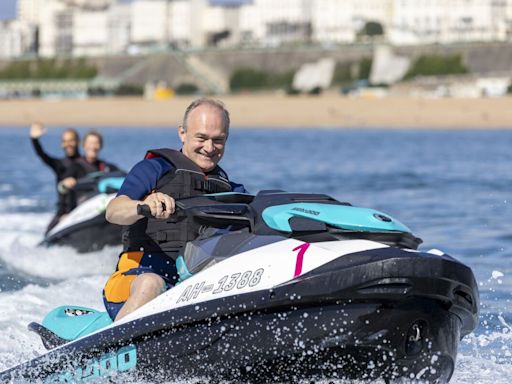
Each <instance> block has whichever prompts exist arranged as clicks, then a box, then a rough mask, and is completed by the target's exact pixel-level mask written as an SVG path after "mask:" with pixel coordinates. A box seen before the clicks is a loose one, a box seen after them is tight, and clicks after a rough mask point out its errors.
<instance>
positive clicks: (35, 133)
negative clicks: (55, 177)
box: [30, 123, 58, 172]
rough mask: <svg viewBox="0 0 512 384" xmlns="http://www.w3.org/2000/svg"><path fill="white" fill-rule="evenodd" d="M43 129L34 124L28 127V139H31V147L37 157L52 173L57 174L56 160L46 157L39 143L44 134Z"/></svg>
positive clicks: (39, 125)
mask: <svg viewBox="0 0 512 384" xmlns="http://www.w3.org/2000/svg"><path fill="white" fill-rule="evenodd" d="M45 132H46V131H45V129H44V127H43V126H42V125H41V124H39V123H34V124H32V126H31V127H30V138H31V139H32V140H31V141H32V146H33V147H34V150H35V151H36V154H37V156H39V158H40V159H41V160H42V161H43V162H44V163H45V164H46V165H48V166H49V167H50V168H51V169H53V170H54V172H57V167H58V159H56V158H54V157H51V156H48V154H47V153H46V152H45V151H44V150H43V147H42V146H41V143H40V142H39V139H40V138H41V136H43V135H44V134H45Z"/></svg>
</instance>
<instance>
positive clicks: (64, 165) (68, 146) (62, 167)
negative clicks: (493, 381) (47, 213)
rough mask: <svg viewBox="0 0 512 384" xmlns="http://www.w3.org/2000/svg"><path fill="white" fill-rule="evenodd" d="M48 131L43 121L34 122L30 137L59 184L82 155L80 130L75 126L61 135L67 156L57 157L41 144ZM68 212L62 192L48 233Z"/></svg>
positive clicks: (37, 152) (38, 153)
mask: <svg viewBox="0 0 512 384" xmlns="http://www.w3.org/2000/svg"><path fill="white" fill-rule="evenodd" d="M45 133H46V129H45V128H44V126H43V125H42V124H41V123H33V124H32V125H31V127H30V137H31V139H32V145H33V146H34V150H35V151H36V154H37V155H38V156H39V158H40V159H41V160H42V161H43V162H44V163H45V164H46V165H48V166H49V167H50V168H51V169H52V171H53V172H54V173H55V177H56V184H57V185H58V183H59V182H61V181H62V180H63V179H64V175H65V174H66V172H67V171H68V170H69V168H70V167H71V166H72V165H73V164H74V163H75V161H76V160H77V159H78V158H79V157H80V153H79V151H78V144H79V142H80V137H79V136H78V132H77V131H75V130H74V129H73V128H68V129H66V130H65V131H64V132H63V133H62V136H61V147H62V149H63V150H64V154H65V157H63V158H57V157H52V156H49V155H48V154H47V153H46V152H45V151H44V150H43V147H42V146H41V143H40V141H39V139H40V138H41V137H42V136H43V135H44V134H45ZM66 213H67V209H66V197H65V196H64V195H62V194H60V193H59V194H58V195H57V212H56V213H55V215H54V217H53V218H52V220H51V221H50V223H49V224H48V227H47V228H46V233H48V231H50V230H51V229H52V228H53V227H54V226H55V225H57V223H58V222H59V220H60V219H61V217H62V216H63V215H65V214H66Z"/></svg>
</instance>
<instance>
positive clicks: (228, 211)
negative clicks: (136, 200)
mask: <svg viewBox="0 0 512 384" xmlns="http://www.w3.org/2000/svg"><path fill="white" fill-rule="evenodd" d="M177 206H178V207H179V208H180V209H179V210H178V211H177V213H176V215H177V217H178V219H179V217H187V218H191V219H193V220H194V223H197V228H198V237H197V238H196V239H195V240H193V241H190V242H188V243H187V244H186V245H185V246H184V247H183V249H182V252H180V257H178V261H177V267H178V271H179V274H180V282H179V283H178V284H177V285H176V286H174V287H173V288H171V289H169V290H168V291H166V292H165V293H163V294H162V295H160V296H159V297H157V298H155V299H154V300H152V301H151V302H149V303H147V304H146V305H144V306H143V307H141V308H139V309H138V310H136V311H135V312H133V313H131V314H129V315H128V316H126V317H124V318H123V319H121V320H120V321H117V322H115V323H112V321H111V320H110V318H109V317H108V315H107V314H106V313H105V312H100V311H97V310H95V309H91V308H85V307H80V306H63V307H59V308H57V309H55V310H53V311H52V312H51V313H50V314H48V315H47V316H46V318H45V319H44V320H43V322H42V324H38V323H31V324H30V325H29V329H31V330H32V331H35V332H37V333H38V334H39V336H41V339H42V341H43V343H44V345H45V346H46V347H47V348H49V351H47V352H46V353H44V354H42V355H40V356H39V357H36V358H34V359H32V360H30V361H28V362H25V363H22V364H20V365H18V366H15V367H13V368H10V369H8V370H6V371H4V372H1V373H0V381H1V382H8V381H13V382H17V381H20V382H23V381H24V380H25V381H30V380H33V379H36V378H37V379H39V380H42V382H43V383H56V382H82V381H87V380H98V379H100V378H105V379H106V380H115V381H122V380H127V379H128V378H129V379H130V380H132V379H134V378H135V379H138V378H151V379H152V380H156V381H161V380H163V379H176V380H181V379H190V378H193V377H207V378H208V380H210V381H221V380H233V381H235V382H278V381H284V382H293V381H299V380H303V379H311V380H315V379H359V380H374V379H377V378H382V379H384V380H386V381H387V382H392V381H395V380H397V381H398V380H402V379H404V378H405V379H407V380H418V381H421V382H429V383H445V382H448V381H449V380H450V377H451V376H452V373H453V370H454V365H455V360H456V356H457V348H458V344H459V341H460V340H461V339H462V338H463V337H464V336H466V335H468V334H469V333H470V332H472V331H473V330H474V329H475V327H476V325H477V322H478V302H479V293H478V288H477V284H476V282H475V278H474V275H473V273H472V271H471V269H470V268H469V267H467V266H466V265H464V264H462V263H461V262H459V261H457V260H456V259H454V258H453V257H451V256H449V255H447V254H445V253H444V252H442V251H439V250H430V251H419V250H418V249H417V248H418V246H419V244H420V243H421V239H419V238H418V237H416V236H414V235H413V234H412V232H411V230H410V229H409V228H407V227H406V226H405V225H403V224H402V223H400V222H399V221H397V220H396V219H394V218H392V217H391V216H389V215H387V214H385V213H382V212H379V211H376V210H373V209H368V208H361V207H355V206H352V205H350V204H348V203H344V202H339V201H337V200H335V199H333V198H332V197H329V196H327V195H323V194H302V193H286V192H282V191H263V192H260V193H259V194H257V195H255V196H253V195H247V194H236V193H227V194H214V195H205V196H200V197H194V198H189V199H184V200H180V201H178V202H177ZM147 208H149V207H147ZM146 213H147V211H146Z"/></svg>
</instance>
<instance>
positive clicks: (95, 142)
mask: <svg viewBox="0 0 512 384" xmlns="http://www.w3.org/2000/svg"><path fill="white" fill-rule="evenodd" d="M100 150H101V143H100V140H99V139H98V138H97V137H96V136H94V135H90V136H87V137H86V138H85V140H84V155H85V158H86V159H87V160H89V161H94V160H96V159H97V158H98V153H99V152H100Z"/></svg>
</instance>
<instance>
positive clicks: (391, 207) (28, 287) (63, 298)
mask: <svg viewBox="0 0 512 384" xmlns="http://www.w3.org/2000/svg"><path fill="white" fill-rule="evenodd" d="M80 131H81V132H82V133H83V132H85V130H83V129H81V130H80ZM100 131H101V132H102V133H103V134H104V136H105V148H104V150H103V151H102V157H103V158H104V159H106V160H108V161H111V162H114V163H116V164H118V165H119V166H121V167H122V168H124V169H126V170H128V169H130V168H131V167H132V166H133V165H134V164H135V163H136V162H138V161H139V160H140V159H142V158H143V157H144V154H145V152H146V150H147V149H150V148H158V147H163V146H168V147H174V148H177V147H178V146H179V141H178V137H177V133H176V128H173V127H169V128H138V129H135V128H131V129H123V128H122V127H119V128H117V129H113V128H109V129H100ZM61 132H62V130H61V129H59V128H52V129H50V130H49V133H48V134H47V135H46V136H44V137H43V138H42V144H43V147H44V148H45V149H46V150H47V151H48V152H49V153H51V154H53V155H57V156H60V155H61V154H62V152H61V150H60V148H59V135H60V133H61ZM511 147H512V130H510V131H508V130H448V131H438V130H391V129H379V130H358V129H350V130H341V129H340V130H330V129H315V128H311V129H300V130H299V129H297V130H295V129H286V130H282V129H281V130H280V129H257V128H255V129H244V130H241V129H240V130H237V129H236V128H235V129H232V132H231V133H230V137H229V142H228V145H227V148H226V154H225V156H224V159H223V160H222V163H221V165H222V166H223V167H224V168H225V170H226V171H227V172H228V174H229V175H230V178H231V179H232V180H234V181H237V182H241V183H243V184H245V186H246V188H247V189H248V190H249V191H251V192H257V191H259V190H262V189H282V190H287V191H304V192H318V193H326V194H329V195H332V196H333V197H335V198H337V199H339V200H341V201H348V202H351V203H352V204H354V205H358V206H365V207H372V208H375V209H378V210H380V211H383V212H386V213H388V214H390V215H392V216H394V217H396V218H398V219H399V220H400V221H401V222H403V223H405V224H406V225H407V226H409V227H410V228H411V229H412V230H413V232H414V233H415V234H416V235H417V236H419V237H421V238H423V240H424V244H423V245H422V246H421V247H420V248H421V249H425V250H427V249H431V248H438V249H441V250H443V251H445V252H447V253H449V254H451V255H452V256H454V257H456V258H458V259H459V260H461V261H462V262H464V263H466V264H467V265H469V266H470V267H471V268H472V269H473V271H474V273H475V275H476V279H477V281H478V284H479V288H480V298H481V303H480V325H479V326H478V328H477V329H476V331H475V332H474V333H472V334H471V335H468V336H466V337H465V338H464V339H463V341H462V342H461V344H460V348H459V355H458V360H457V365H456V370H455V374H454V376H453V378H452V382H453V383H459V384H465V383H479V384H480V383H482V384H483V383H489V384H491V383H492V384H500V383H503V384H505V383H507V384H508V383H509V382H510V377H512V303H511V299H512V262H511V259H512V150H511ZM54 204H55V183H54V176H53V174H52V172H51V171H50V170H49V169H48V168H47V167H46V166H45V165H44V164H42V163H41V161H40V160H39V159H38V158H37V156H36V155H35V153H34V151H33V149H32V147H31V144H30V140H29V134H28V128H8V127H5V128H1V129H0V370H2V369H5V368H8V367H10V366H12V365H14V364H17V363H19V362H22V361H24V360H26V359H30V358H33V357H35V356H37V355H39V354H41V353H42V352H44V348H43V346H42V345H41V342H40V340H39V339H38V337H37V336H36V335H35V334H33V333H30V332H28V331H27V328H26V325H27V324H28V323H29V322H31V321H40V320H41V319H42V318H43V316H44V315H45V314H46V313H47V312H48V311H49V310H50V309H52V308H54V307H56V306H59V305H63V304H77V305H84V306H90V307H94V308H100V309H101V308H103V304H102V299H101V291H102V288H103V285H104V283H105V281H106V280H107V278H108V276H109V274H110V273H111V272H112V271H113V270H114V268H115V263H116V259H117V255H118V253H119V251H120V249H119V248H117V247H111V248H107V249H104V250H102V251H100V252H95V253H91V254H77V253H76V252H75V251H74V250H73V249H71V248H58V247H57V248H50V249H45V248H40V247H38V246H37V244H38V243H39V241H40V240H41V239H42V234H43V231H44V229H45V227H46V225H47V223H48V221H49V220H50V218H51V217H52V213H53V210H54Z"/></svg>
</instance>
